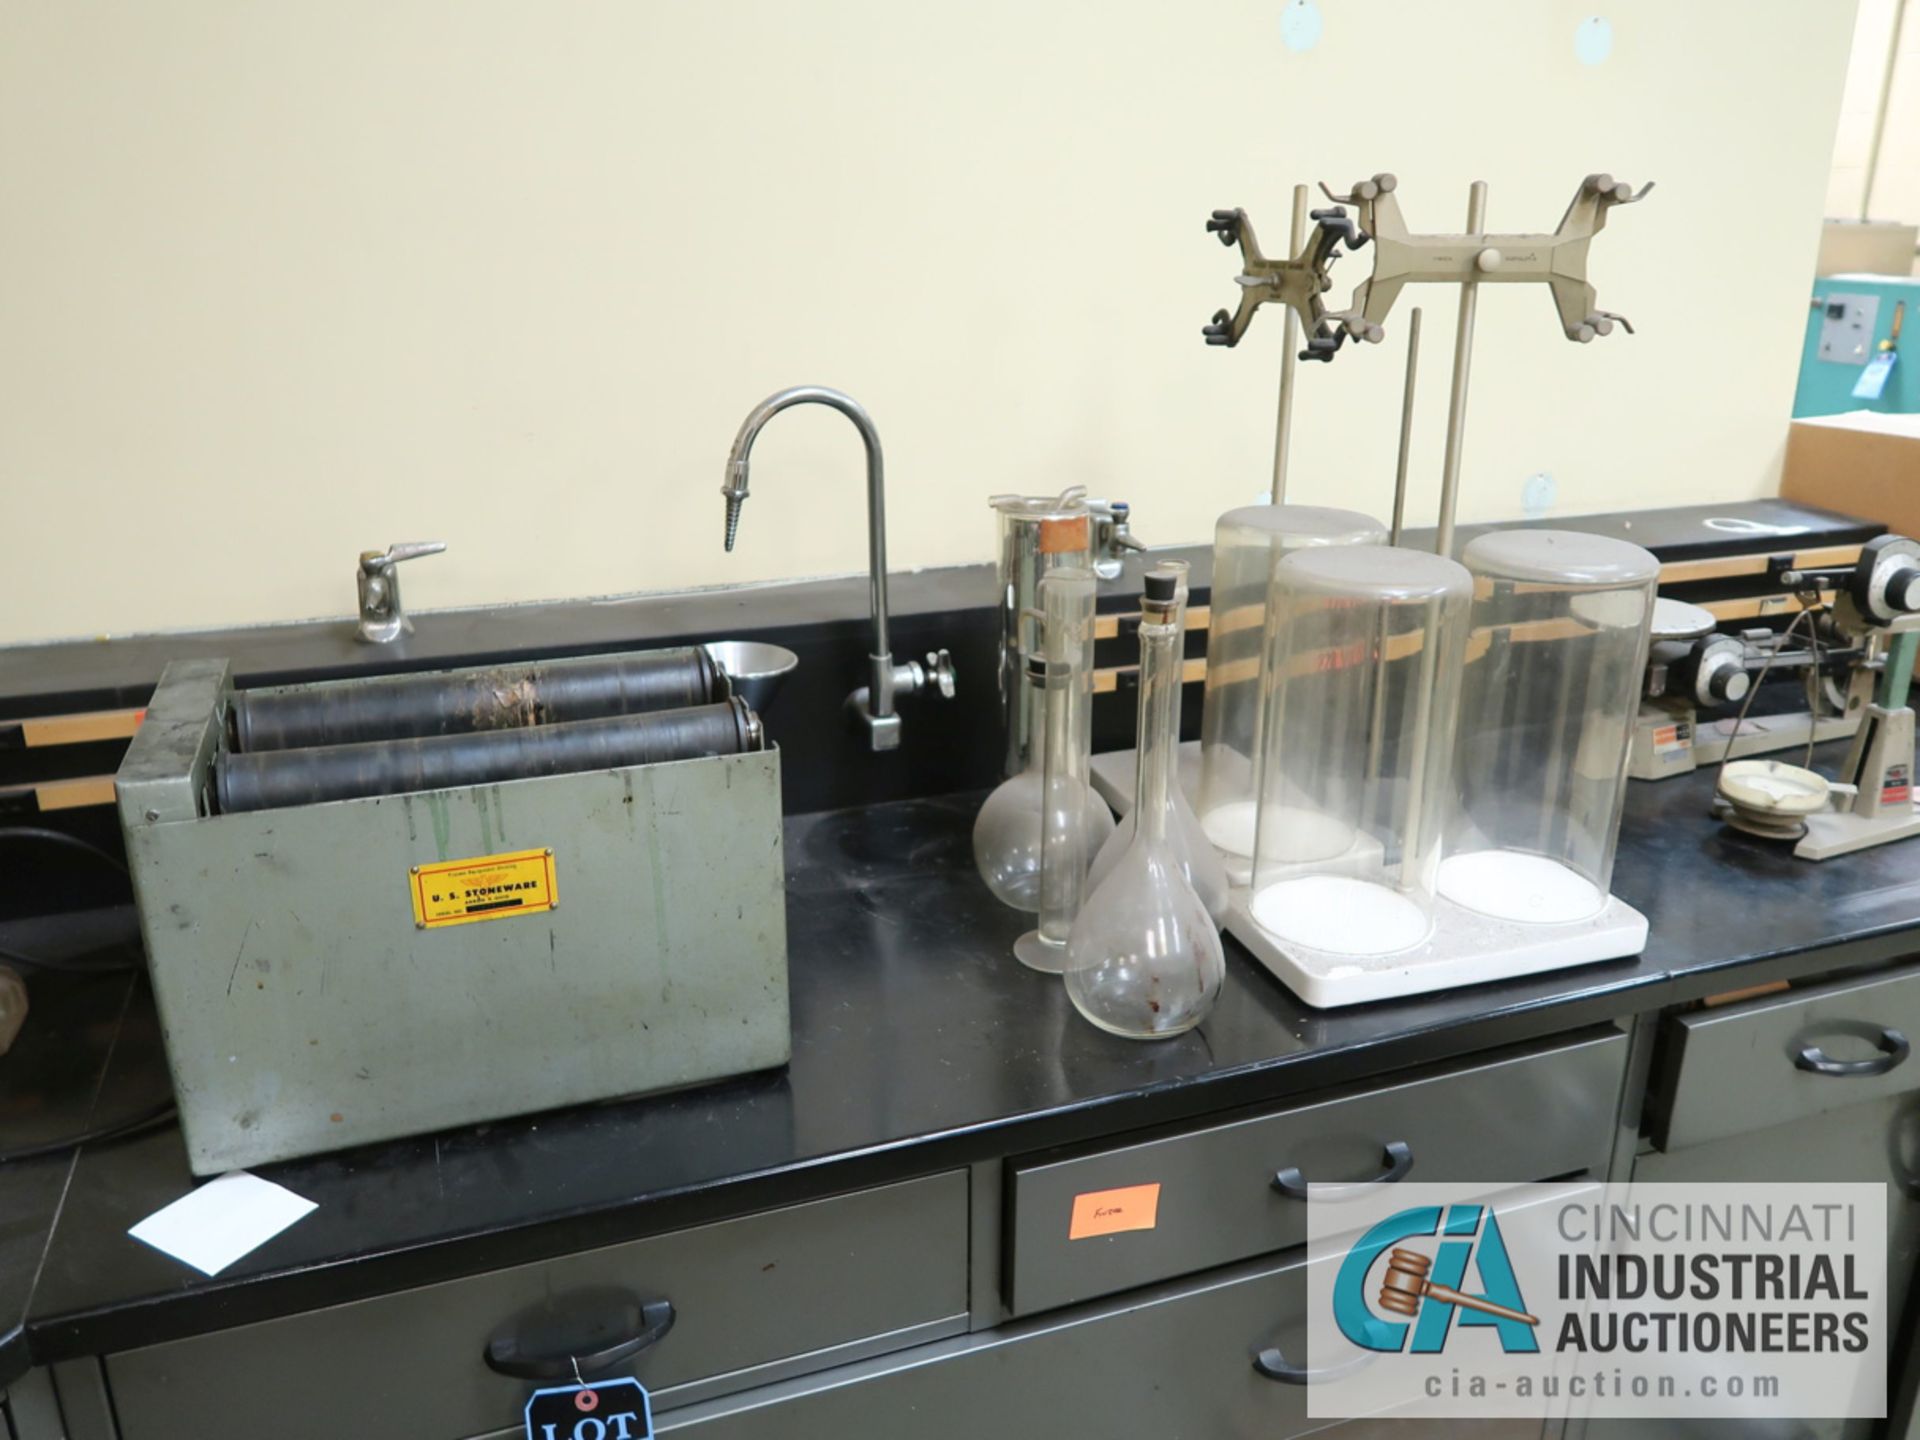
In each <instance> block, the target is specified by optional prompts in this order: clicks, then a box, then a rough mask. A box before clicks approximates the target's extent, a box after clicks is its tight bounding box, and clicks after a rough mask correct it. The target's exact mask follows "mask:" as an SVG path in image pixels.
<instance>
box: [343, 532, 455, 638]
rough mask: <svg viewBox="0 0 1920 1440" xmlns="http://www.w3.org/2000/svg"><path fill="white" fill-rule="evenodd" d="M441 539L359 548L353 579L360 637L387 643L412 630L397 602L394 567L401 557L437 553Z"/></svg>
mask: <svg viewBox="0 0 1920 1440" xmlns="http://www.w3.org/2000/svg"><path fill="white" fill-rule="evenodd" d="M446 548H447V542H446V541H444V540H408V541H402V542H401V543H399V544H396V545H389V546H387V548H386V549H385V550H384V551H382V550H362V551H361V552H360V569H359V572H358V574H357V575H356V576H355V579H356V581H357V583H358V585H359V589H360V638H361V639H362V640H366V641H370V642H371V643H373V644H375V645H388V644H391V643H392V642H393V641H395V640H398V639H399V638H400V637H401V636H402V635H406V634H409V633H411V632H412V630H413V621H411V620H409V619H408V618H407V612H406V611H405V610H404V609H403V608H401V605H400V576H399V575H398V573H396V571H395V570H394V567H395V566H396V565H398V564H400V562H401V561H403V560H418V559H420V558H421V557H422V556H426V555H438V554H440V553H441V552H442V551H443V550H445V549H446Z"/></svg>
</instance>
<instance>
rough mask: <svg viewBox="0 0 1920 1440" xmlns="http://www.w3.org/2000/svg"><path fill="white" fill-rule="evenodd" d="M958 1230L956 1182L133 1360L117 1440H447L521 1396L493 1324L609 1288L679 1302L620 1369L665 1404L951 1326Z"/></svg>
mask: <svg viewBox="0 0 1920 1440" xmlns="http://www.w3.org/2000/svg"><path fill="white" fill-rule="evenodd" d="M966 1236H967V1181H966V1175H965V1174H964V1173H963V1172H960V1171H952V1172H948V1173H946V1174H943V1175H934V1176H929V1177H927V1178H925V1179H920V1180H911V1181H906V1182H903V1183H901V1184H898V1185H888V1186H883V1187H880V1188H877V1189H872V1190H863V1191H858V1192H855V1193H853V1194H849V1195H841V1196H835V1197H834V1198H832V1199H828V1200H820V1201H815V1202H813V1203H811V1204H806V1205H796V1206H791V1207H789V1208H787V1209H784V1210H776V1211H770V1212H766V1213H763V1214H759V1215H752V1216H747V1217H745V1218H742V1219H738V1220H726V1221H722V1222H719V1223H717V1224H713V1225H704V1226H700V1227H698V1228H695V1229H692V1230H683V1231H677V1232H674V1233H672V1234H668V1235H659V1236H653V1237H650V1238H648V1239H644V1240H636V1241H631V1242H628V1243H627V1244H623V1245H616V1246H611V1247H609V1248H607V1249H603V1250H594V1251H588V1252H586V1253H583V1254H578V1255H570V1256H567V1257H566V1258H564V1259H560V1260H552V1261H546V1262H542V1263H538V1264H533V1265H521V1266H516V1267H514V1268H512V1269H509V1270H498V1271H494V1272H492V1273H489V1274H485V1275H476V1276H473V1277H471V1278H468V1279H464V1280H453V1281H448V1282H446V1283H445V1284H440V1285H431V1286H426V1287H423V1288H421V1289H418V1290H408V1291H403V1292H401V1293H399V1294H395V1295H387V1296H382V1297H379V1298H377V1299H373V1300H361V1301H356V1302H354V1303H352V1304H348V1305H340V1306H335V1307H333V1308H331V1309H327V1310H317V1311H312V1312H309V1313H307V1314H304V1315H295V1316H290V1317H288V1318H286V1319H283V1320H273V1321H267V1322H264V1323H261V1324H257V1325H248V1326H243V1327H240V1328H237V1329H234V1330H225V1331H219V1332H216V1333H214V1334H211V1335H203V1336H196V1337H193V1338H190V1339H186V1340H177V1341H170V1342H168V1343H166V1344H161V1345H154V1346H149V1347H147V1348H145V1349H141V1350H133V1351H128V1352H126V1353H124V1354H120V1355H114V1356H111V1357H109V1358H108V1361H107V1376H108V1383H109V1385H110V1387H111V1389H112V1392H113V1400H114V1408H115V1410H116V1411H117V1413H118V1415H119V1420H120V1426H121V1433H122V1435H123V1436H124V1437H126V1440H178V1437H180V1436H183V1435H192V1436H194V1437H195V1440H259V1437H261V1436H263V1435H279V1434H286V1433H288V1432H287V1429H286V1421H287V1417H288V1416H290V1415H292V1416H305V1417H312V1418H313V1419H314V1421H315V1422H316V1423H315V1424H314V1426H313V1427H312V1428H311V1429H309V1430H307V1431H305V1433H308V1434H318V1433H322V1431H323V1430H324V1431H325V1433H330V1434H338V1435H355V1436H369V1437H371V1436H385V1435H405V1436H409V1437H412V1440H456V1437H459V1436H462V1435H471V1434H474V1433H476V1432H479V1431H484V1430H493V1429H495V1428H497V1427H498V1426H499V1425H500V1424H501V1423H502V1422H503V1421H507V1420H511V1419H513V1418H514V1417H516V1416H518V1415H519V1413H520V1410H521V1407H522V1406H523V1405H524V1404H525V1401H526V1397H527V1395H528V1393H529V1391H530V1389H531V1385H530V1383H529V1382H527V1381H524V1380H517V1379H512V1378H509V1377H507V1376H504V1375H499V1374H495V1373H494V1372H493V1371H492V1370H491V1369H489V1368H488V1367H487V1365H486V1363H485V1362H484V1361H483V1358H482V1356H483V1352H484V1350H485V1348H486V1346H487V1343H488V1338H489V1336H490V1334H491V1333H492V1332H493V1331H494V1330H495V1328H496V1327H497V1326H499V1325H501V1323H502V1322H503V1321H507V1320H509V1319H510V1317H513V1316H515V1315H516V1314H520V1313H524V1312H526V1311H527V1310H529V1309H532V1310H535V1311H538V1310H539V1309H540V1308H541V1307H542V1306H543V1305H544V1304H545V1302H546V1301H548V1300H549V1299H550V1298H555V1297H558V1299H559V1300H560V1301H561V1302H562V1304H561V1306H560V1308H561V1310H562V1311H563V1313H564V1310H565V1302H566V1300H567V1299H568V1297H569V1296H572V1295H575V1294H577V1293H579V1292H580V1291H581V1290H583V1289H589V1288H598V1287H619V1288H621V1289H622V1290H630V1291H631V1292H633V1293H635V1294H638V1295H641V1296H655V1295H657V1296H661V1297H664V1298H666V1299H668V1300H670V1301H671V1302H672V1303H673V1306H674V1308H675V1312H676V1321H675V1324H674V1326H673V1328H672V1330H670V1331H669V1332H668V1333H667V1335H666V1336H665V1338H664V1339H662V1340H660V1341H659V1342H658V1343H657V1344H655V1345H654V1346H652V1347H651V1348H650V1349H648V1350H645V1351H643V1352H642V1353H641V1354H640V1355H639V1357H638V1358H637V1360H636V1361H634V1362H632V1364H631V1366H630V1368H629V1369H628V1370H627V1372H626V1373H631V1374H635V1375H637V1376H638V1377H639V1378H640V1380H641V1381H642V1383H644V1384H646V1385H647V1386H648V1387H649V1388H650V1389H651V1390H652V1391H653V1392H654V1394H655V1397H656V1400H655V1404H656V1407H657V1408H659V1409H663V1410H665V1409H670V1408H671V1407H673V1406H674V1405H678V1404H685V1403H687V1402H689V1401H692V1400H695V1399H699V1398H703V1397H705V1396H709V1395H713V1394H717V1393H723V1392H726V1391H729V1390H736V1389H744V1388H746V1387H749V1386H754V1385H761V1384H765V1383H767V1382H769V1381H773V1380H777V1379H782V1378H785V1377H786V1376H790V1375H794V1374H799V1373H805V1372H807V1371H811V1370H818V1369H822V1368H825V1367H827V1366H832V1365H839V1364H842V1363H845V1362H847V1361H850V1360H855V1359H859V1358H862V1357H864V1356H867V1355H873V1354H877V1353H880V1352H882V1351H885V1350H890V1349H898V1348H901V1347H905V1346H910V1345H916V1344H919V1343H921V1342H923V1341H926V1340H929V1339H932V1338H935V1337H937V1336H940V1335H946V1334H953V1333H957V1332H959V1331H961V1330H963V1329H964V1328H965V1326H966V1319H967V1264H966V1261H967V1254H966ZM536 1323H538V1322H536ZM548 1383H553V1382H548ZM322 1421H324V1424H322V1423H320V1422H322Z"/></svg>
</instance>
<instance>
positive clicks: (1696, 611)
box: [1653, 595, 1720, 640]
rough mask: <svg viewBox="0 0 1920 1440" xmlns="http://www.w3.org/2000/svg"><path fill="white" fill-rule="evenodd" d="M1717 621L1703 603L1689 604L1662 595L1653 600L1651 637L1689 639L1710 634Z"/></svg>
mask: <svg viewBox="0 0 1920 1440" xmlns="http://www.w3.org/2000/svg"><path fill="white" fill-rule="evenodd" d="M1719 623H1720V622H1719V620H1718V619H1717V618H1716V617H1715V615H1714V613H1713V612H1712V611H1711V610H1709V609H1707V608H1706V607H1705V606H1704V605H1689V604H1688V603H1687V602H1686V601H1684V600H1669V599H1668V598H1667V597H1666V596H1664V595H1662V596H1660V597H1659V599H1657V600H1655V601H1654V602H1653V638H1654V639H1656V640H1691V639H1693V638H1694V637H1696V636H1699V635H1710V634H1712V633H1713V627H1714V626H1716V625H1718V624H1719Z"/></svg>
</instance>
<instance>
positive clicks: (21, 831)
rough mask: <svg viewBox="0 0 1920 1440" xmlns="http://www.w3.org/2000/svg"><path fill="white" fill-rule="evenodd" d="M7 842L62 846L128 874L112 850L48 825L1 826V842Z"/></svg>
mask: <svg viewBox="0 0 1920 1440" xmlns="http://www.w3.org/2000/svg"><path fill="white" fill-rule="evenodd" d="M7 840H37V841H39V842H40V843H41V844H43V845H58V846H62V847H64V848H65V849H68V850H73V851H76V852H78V853H79V854H82V855H90V856H92V857H93V858H94V859H95V860H98V861H100V862H101V863H102V864H103V865H106V866H109V867H110V868H112V869H113V870H115V871H118V872H119V873H120V874H122V875H125V874H126V873H127V867H126V865H125V863H124V862H123V861H122V860H121V859H120V857H119V856H118V855H115V854H114V853H113V852H112V851H111V850H106V849H103V848H102V847H100V846H98V845H96V844H94V843H93V842H92V841H91V840H83V839H81V838H80V837H79V836H78V835H69V834H68V833H67V832H66V831H64V830H55V829H52V828H51V827H49V826H46V825H0V841H7Z"/></svg>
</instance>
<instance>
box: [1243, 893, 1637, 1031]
mask: <svg viewBox="0 0 1920 1440" xmlns="http://www.w3.org/2000/svg"><path fill="white" fill-rule="evenodd" d="M1248 898H1249V896H1248V892H1247V891H1245V890H1236V891H1234V893H1233V904H1232V908H1231V911H1230V913H1229V914H1228V916H1227V933H1228V934H1230V935H1232V936H1233V937H1234V938H1235V939H1236V940H1238V941H1239V942H1240V943H1241V944H1242V945H1244V946H1246V947H1247V949H1248V950H1249V951H1251V952H1252V954H1253V956H1254V958H1255V959H1257V960H1258V961H1259V962H1260V963H1261V964H1262V965H1264V966H1266V967H1267V969H1269V970H1271V971H1272V972H1273V973H1274V974H1275V975H1277V976H1279V977H1280V979H1281V980H1282V981H1283V982H1284V983H1285V984H1286V987H1287V988H1288V989H1289V990H1291V991H1293V993H1294V994H1295V995H1298V996H1299V997H1300V998H1301V999H1302V1000H1303V1001H1305V1002H1306V1003H1307V1004H1309V1005H1311V1006H1313V1007H1314V1008H1316V1009H1321V1010H1330V1009H1334V1008H1337V1007H1339V1006H1342V1005H1363V1004H1365V1003H1366V1002H1368V1001H1369V1000H1395V999H1399V998H1400V997H1402V996H1406V995H1424V994H1426V993H1427V992H1428V991H1432V990H1451V989H1453V988H1454V987H1455V986H1459V985H1479V984H1484V983H1485V982H1487V981H1489V980H1511V979H1514V978H1516V977H1517V976H1521V975H1537V974H1540V973H1541V972H1542V971H1545V970H1562V969H1565V968H1566V967H1568V966H1570V965H1591V964H1594V963H1596V962H1597V961H1601V960H1622V959H1626V958H1628V957H1630V956H1633V955H1638V954H1639V953H1640V952H1641V951H1642V950H1644V949H1645V948H1646V945H1647V917H1646V916H1644V915H1642V914H1641V913H1640V912H1639V911H1638V910H1636V909H1634V908H1633V907H1632V906H1631V905H1629V904H1627V903H1626V902H1625V901H1624V900H1618V899H1615V898H1614V897H1613V896H1611V895H1609V896H1608V897H1607V904H1606V908H1604V909H1603V910H1601V912H1600V913H1599V914H1598V915H1595V916H1593V917H1592V918H1590V919H1587V920H1575V921H1570V922H1567V923H1565V924H1559V925H1528V924H1523V923H1520V922H1518V921H1512V920H1495V919H1493V918H1491V917H1490V916H1486V915H1479V914H1475V913H1474V912H1473V911H1471V910H1465V909H1462V908H1461V907H1460V906H1458V905H1455V904H1453V903H1452V902H1451V901H1449V900H1446V899H1444V898H1442V899H1441V900H1439V902H1438V905H1437V909H1436V914H1435V921H1436V923H1435V925H1434V930H1433V934H1432V935H1430V936H1429V937H1428V938H1427V940H1426V942H1425V943H1424V944H1421V945H1416V946H1414V947H1413V948H1412V949H1410V950H1400V951H1396V952H1395V953H1393V954H1391V955H1340V954H1334V953H1332V952H1329V951H1324V950H1312V949H1308V948H1307V947H1305V946H1300V945H1293V944H1288V943H1283V942H1281V941H1279V940H1276V939H1275V938H1274V937H1273V936H1271V935H1269V934H1268V933H1267V932H1266V931H1265V930H1263V929H1261V928H1260V927H1259V926H1258V925H1256V924H1255V923H1254V921H1253V917H1252V916H1251V915H1249V914H1248V913H1247V901H1248Z"/></svg>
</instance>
